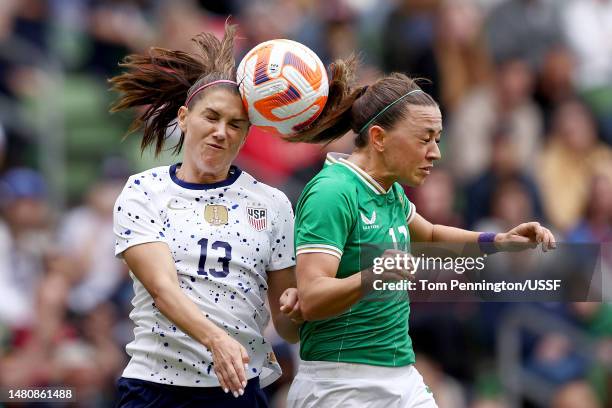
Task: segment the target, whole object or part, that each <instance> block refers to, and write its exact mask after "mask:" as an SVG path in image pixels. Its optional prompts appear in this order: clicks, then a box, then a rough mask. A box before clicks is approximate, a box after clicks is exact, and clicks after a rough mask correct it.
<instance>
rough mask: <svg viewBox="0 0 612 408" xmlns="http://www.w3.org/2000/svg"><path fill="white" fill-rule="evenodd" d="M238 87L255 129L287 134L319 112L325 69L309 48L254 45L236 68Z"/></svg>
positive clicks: (325, 89)
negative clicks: (256, 127)
mask: <svg viewBox="0 0 612 408" xmlns="http://www.w3.org/2000/svg"><path fill="white" fill-rule="evenodd" d="M236 76H237V79H238V85H239V89H240V95H241V97H242V103H243V104H244V107H245V109H246V110H247V112H248V115H249V120H250V121H251V123H252V124H253V125H255V126H258V127H260V128H262V129H264V130H266V131H269V132H271V133H275V134H281V135H285V136H286V135H291V134H292V133H296V132H298V131H299V130H300V129H302V128H304V127H305V126H308V125H309V124H311V123H312V122H313V121H314V120H315V119H316V118H317V117H318V116H319V115H320V114H321V111H322V110H323V107H324V106H325V102H326V101H327V94H328V91H329V84H328V82H327V73H326V71H325V66H324V65H323V63H322V62H321V60H320V59H319V57H317V54H315V53H314V52H313V51H312V50H311V49H310V48H308V47H306V46H305V45H303V44H300V43H298V42H295V41H291V40H271V41H266V42H263V43H261V44H259V45H257V46H255V47H254V48H253V49H252V50H251V51H249V52H248V53H247V54H246V56H245V57H244V58H243V59H242V61H241V62H240V65H238V72H237V75H236Z"/></svg>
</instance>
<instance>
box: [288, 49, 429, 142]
mask: <svg viewBox="0 0 612 408" xmlns="http://www.w3.org/2000/svg"><path fill="white" fill-rule="evenodd" d="M356 66H357V61H356V58H355V57H351V58H349V59H348V60H346V61H344V60H339V61H335V62H334V63H333V64H331V65H330V73H331V75H330V76H331V79H330V86H329V96H328V99H327V103H326V104H325V107H324V108H323V112H321V115H320V116H319V117H318V118H317V119H316V120H315V121H314V122H313V123H312V124H311V125H310V126H308V127H307V128H304V129H303V130H302V131H300V132H299V133H297V134H295V135H292V136H291V137H289V138H287V140H289V141H292V142H306V143H329V142H331V141H333V140H335V139H339V138H340V137H342V136H344V135H345V134H346V133H347V132H348V131H349V130H352V131H353V132H355V133H356V134H357V138H356V139H355V144H356V145H357V147H364V146H366V145H367V144H368V129H369V128H370V127H371V126H373V125H378V126H381V127H383V128H386V129H390V128H392V127H393V126H394V125H395V124H396V122H397V121H399V120H401V119H404V118H405V117H406V114H407V109H406V107H407V106H408V105H421V106H438V104H437V103H436V101H435V100H434V99H433V98H432V97H431V96H430V95H429V94H427V93H426V92H424V91H422V90H421V88H420V87H419V85H418V83H417V82H418V80H415V79H412V78H410V77H408V76H406V75H404V74H401V73H397V72H396V73H392V74H389V75H387V76H384V77H383V78H381V79H379V80H378V81H376V82H375V83H374V84H372V85H370V86H363V87H356V88H355V87H354V86H353V80H354V71H355V69H356ZM415 90H420V91H421V92H413V93H412V94H410V95H407V96H406V97H404V98H403V99H401V100H400V101H399V102H397V103H395V104H394V105H393V106H391V107H389V108H388V109H387V110H386V111H385V112H383V113H382V114H380V115H379V116H376V115H377V114H378V113H379V112H382V110H383V109H385V108H386V107H387V106H389V105H390V104H392V103H393V102H394V101H396V100H397V99H399V98H401V97H402V96H404V95H406V94H407V93H409V92H411V91H415ZM375 116H376V118H375ZM374 118H375V119H374ZM372 119H374V120H372ZM370 121H371V123H369V124H368V122H370ZM366 124H367V125H368V126H366Z"/></svg>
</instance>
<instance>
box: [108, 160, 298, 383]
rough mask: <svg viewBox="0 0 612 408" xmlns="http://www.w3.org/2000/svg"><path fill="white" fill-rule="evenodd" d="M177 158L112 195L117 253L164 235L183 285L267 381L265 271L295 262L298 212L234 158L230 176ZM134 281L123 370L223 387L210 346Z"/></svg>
mask: <svg viewBox="0 0 612 408" xmlns="http://www.w3.org/2000/svg"><path fill="white" fill-rule="evenodd" d="M176 168H177V165H172V166H164V167H157V168H154V169H151V170H147V171H145V172H142V173H140V174H136V175H133V176H131V177H130V178H129V180H128V182H127V184H126V186H125V187H124V189H123V192H122V193H121V195H120V196H119V198H118V199H117V202H116V203H115V210H114V232H115V236H116V245H115V254H116V255H117V256H121V253H122V252H123V251H125V250H126V249H127V248H129V247H131V246H134V245H138V244H142V243H145V242H154V241H160V242H165V243H166V244H167V245H168V247H169V248H170V252H171V253H172V257H173V259H174V262H175V265H176V271H177V274H178V280H179V284H180V287H181V289H182V290H183V292H184V293H185V294H186V295H187V296H188V297H189V298H190V299H191V300H192V301H193V302H194V303H195V304H196V305H197V306H198V307H199V308H200V310H201V311H202V313H204V314H205V315H206V317H207V318H208V319H209V320H211V321H212V322H214V323H215V324H216V325H217V326H219V327H221V328H223V329H225V330H226V331H227V333H228V334H230V335H231V336H232V337H233V338H234V339H236V340H237V341H238V342H240V343H241V344H242V345H243V346H244V348H245V349H246V350H247V352H248V354H249V357H250V362H249V366H248V372H247V377H248V378H249V379H250V378H253V377H256V376H259V378H260V382H261V385H262V386H266V385H267V384H269V383H271V382H272V381H274V380H275V379H276V378H278V377H279V376H280V366H279V365H278V363H277V362H276V359H275V357H274V354H273V353H272V348H271V345H270V343H269V342H268V341H266V339H264V337H263V334H262V333H263V331H264V328H265V327H266V325H267V323H268V321H269V318H270V316H269V312H268V310H267V308H266V306H265V303H266V296H267V289H268V285H267V273H266V272H267V271H275V270H279V269H284V268H288V267H291V266H293V265H294V264H295V258H294V254H293V212H292V210H291V204H290V203H289V200H288V199H287V197H286V196H285V195H284V194H283V193H282V192H280V191H279V190H277V189H275V188H272V187H270V186H267V185H265V184H263V183H260V182H258V181H257V180H255V179H254V178H253V177H252V176H251V175H249V174H247V173H245V172H242V171H240V170H239V169H238V168H236V167H233V166H232V168H231V170H230V175H229V177H228V179H227V180H225V181H222V182H219V183H214V184H194V183H187V182H184V181H182V180H180V179H179V178H178V177H177V176H176ZM131 276H132V279H133V280H134V292H135V296H134V300H133V301H132V304H133V306H134V310H133V311H132V313H130V318H131V319H132V321H133V322H134V324H135V326H136V327H135V329H134V337H135V338H134V341H132V342H131V343H130V344H128V345H127V347H126V350H127V353H128V354H129V355H130V356H131V359H130V362H129V363H128V366H127V367H126V369H125V371H124V372H123V376H124V377H127V378H137V379H142V380H146V381H153V382H157V383H163V384H173V385H179V386H192V387H194V386H195V387H211V386H219V381H218V380H217V377H216V375H215V373H214V366H213V361H212V354H211V353H210V351H208V350H207V349H206V347H204V346H203V345H202V344H201V343H199V342H197V341H195V340H194V339H192V338H191V337H189V336H188V335H186V334H185V333H183V332H182V331H181V330H180V329H179V328H177V327H175V326H174V324H173V323H172V322H170V321H169V320H168V319H167V318H166V317H165V316H164V315H162V314H161V313H160V311H159V310H158V309H157V308H156V307H155V304H154V302H153V299H152V297H151V296H150V295H149V293H148V292H147V290H146V289H145V288H144V286H143V285H142V283H140V281H138V279H137V278H136V277H135V276H134V275H133V274H131Z"/></svg>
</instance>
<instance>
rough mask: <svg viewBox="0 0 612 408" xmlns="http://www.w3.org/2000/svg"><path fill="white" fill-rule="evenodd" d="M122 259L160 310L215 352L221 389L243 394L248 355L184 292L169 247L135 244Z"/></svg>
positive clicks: (159, 244) (156, 244)
mask: <svg viewBox="0 0 612 408" xmlns="http://www.w3.org/2000/svg"><path fill="white" fill-rule="evenodd" d="M123 257H124V259H125V261H126V262H127V264H128V266H129V267H130V270H131V271H132V273H134V275H136V277H137V278H138V280H139V281H140V282H141V283H142V284H143V285H144V287H145V288H146V289H147V291H148V292H149V294H150V295H151V297H152V298H153V300H154V301H155V306H156V307H157V308H158V309H159V311H160V312H161V313H162V314H163V315H164V316H166V317H167V318H168V319H169V320H170V321H171V322H172V323H174V324H175V325H176V326H177V327H179V328H180V329H181V330H182V331H183V332H184V333H186V334H188V335H189V336H190V337H191V338H193V339H195V340H196V341H198V342H199V343H201V344H203V345H204V346H205V347H206V348H208V349H209V350H210V351H211V352H212V353H213V360H214V363H215V373H216V374H217V377H218V379H219V382H220V383H221V387H222V388H224V390H228V389H229V390H232V392H234V395H237V394H240V392H241V390H242V389H243V388H244V387H245V386H246V375H245V372H244V364H245V363H248V361H249V357H248V354H247V352H246V350H245V349H244V347H243V346H242V345H240V343H238V342H237V341H236V340H234V339H232V338H231V337H230V336H229V335H228V334H227V333H226V332H225V331H223V330H222V329H220V328H219V327H217V325H215V324H214V323H213V322H211V321H210V320H208V319H207V318H206V317H205V316H204V314H203V313H202V311H201V310H200V309H199V308H198V307H197V306H196V304H195V303H193V302H192V301H191V300H190V299H189V298H188V297H187V296H186V295H185V294H184V293H183V291H182V290H181V288H180V286H179V282H178V278H177V274H176V268H175V265H174V260H173V259H172V255H171V254H170V249H169V248H168V246H167V245H166V244H164V243H162V242H151V243H146V244H141V245H136V246H133V247H130V248H128V249H126V250H125V251H124V252H123ZM226 392H227V391H226Z"/></svg>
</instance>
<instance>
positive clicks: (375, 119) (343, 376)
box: [288, 62, 554, 408]
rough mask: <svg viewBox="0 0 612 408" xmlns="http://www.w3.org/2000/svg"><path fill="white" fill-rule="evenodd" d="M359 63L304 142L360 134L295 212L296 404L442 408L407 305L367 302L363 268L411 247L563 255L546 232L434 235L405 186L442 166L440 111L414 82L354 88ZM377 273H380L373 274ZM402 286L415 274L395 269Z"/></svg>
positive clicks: (449, 231) (530, 228)
mask: <svg viewBox="0 0 612 408" xmlns="http://www.w3.org/2000/svg"><path fill="white" fill-rule="evenodd" d="M351 71H352V65H351V64H350V63H349V64H346V63H344V62H339V63H337V64H336V65H335V66H333V67H332V72H336V75H335V86H334V87H331V88H330V95H329V100H331V101H332V103H331V104H330V103H329V100H328V105H326V108H325V110H324V111H323V112H322V113H321V117H320V118H319V119H318V120H317V121H315V122H314V123H313V124H312V125H311V126H310V127H309V128H308V129H304V131H303V132H302V134H301V135H296V136H295V137H294V139H293V140H299V141H305V142H328V141H331V140H334V139H336V138H338V137H341V136H343V135H344V134H345V133H346V132H348V131H349V130H353V131H354V132H355V133H356V134H357V139H356V148H355V150H354V151H353V153H352V154H351V155H339V154H333V153H332V154H329V155H328V157H327V160H326V163H325V167H324V168H323V170H321V172H320V173H319V174H318V175H317V176H315V177H314V179H313V180H311V181H310V182H309V183H308V185H307V186H306V188H305V189H304V191H303V192H302V195H301V197H300V200H299V202H298V205H297V208H296V224H295V240H296V242H295V244H296V255H297V265H296V274H297V284H298V293H299V302H300V307H301V311H302V314H303V316H304V319H305V320H306V322H305V323H304V325H303V326H302V328H301V329H300V341H301V344H300V357H301V360H302V361H301V363H300V366H299V369H298V374H297V376H296V377H295V379H294V381H293V384H292V386H291V389H290V391H289V395H288V406H289V407H291V408H306V407H313V408H314V407H359V408H361V407H381V408H383V407H384V408H391V407H393V408H396V407H397V408H399V407H401V408H404V407H405V408H408V407H423V408H425V407H428V408H429V407H435V406H436V404H435V401H434V398H433V396H432V394H431V393H430V392H429V389H428V388H427V387H426V386H425V384H424V383H423V379H422V377H421V376H420V375H419V373H418V372H417V371H416V369H415V368H414V366H413V364H414V362H415V356H414V352H413V349H412V342H411V340H410V337H409V335H408V317H409V313H410V306H409V303H408V302H393V301H391V302H379V301H368V300H364V299H363V296H364V293H363V290H364V284H363V281H364V280H365V281H366V282H367V279H368V278H369V276H368V274H371V272H370V271H369V270H368V269H367V267H368V266H367V265H366V266H364V265H362V261H363V256H364V251H366V250H367V248H368V247H369V246H371V245H372V244H375V245H380V244H382V243H389V244H394V245H397V246H398V247H399V248H408V244H409V243H410V241H411V240H412V241H416V242H431V241H438V242H456V243H469V242H473V243H477V242H480V243H489V244H491V245H495V246H496V247H497V248H498V249H504V248H506V247H509V246H511V245H514V244H516V243H525V244H528V245H529V243H533V244H532V245H531V246H535V245H536V244H537V243H541V244H542V247H543V248H544V249H549V248H552V247H554V237H553V236H552V234H551V232H550V231H549V230H547V229H546V228H544V227H542V226H540V225H539V224H538V223H535V222H534V223H526V224H521V225H519V226H517V227H516V228H513V229H512V230H510V231H508V232H506V233H501V234H492V233H479V232H474V231H466V230H462V229H457V228H452V227H448V226H443V225H432V224H431V223H429V222H428V221H427V220H425V219H424V218H423V217H421V216H420V215H419V214H418V213H417V212H416V209H415V207H414V205H413V204H412V203H410V201H409V200H408V198H407V197H406V195H405V194H404V191H403V189H402V188H401V186H400V185H399V184H398V182H399V183H404V184H407V185H409V186H413V187H416V186H419V185H420V184H422V183H423V182H424V180H425V178H426V177H427V175H428V174H429V173H430V170H431V168H432V167H433V164H434V162H435V161H436V160H438V159H440V150H439V149H438V143H439V141H440V136H441V133H442V117H441V113H440V109H439V108H438V104H437V103H436V102H435V101H434V100H433V99H432V98H431V96H429V95H428V94H427V93H425V92H424V91H422V90H421V89H420V88H419V87H418V85H417V84H416V83H415V81H413V80H412V79H410V78H408V77H407V76H405V75H403V74H391V75H389V76H386V77H384V78H382V79H380V80H378V81H377V82H376V83H374V84H373V85H371V86H370V87H367V88H366V87H364V88H359V89H356V90H351V89H350V87H349V84H348V79H349V77H350V73H351ZM370 266H371V265H370ZM395 272H398V273H399V275H400V276H404V277H406V275H404V273H405V271H402V270H396V271H395Z"/></svg>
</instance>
